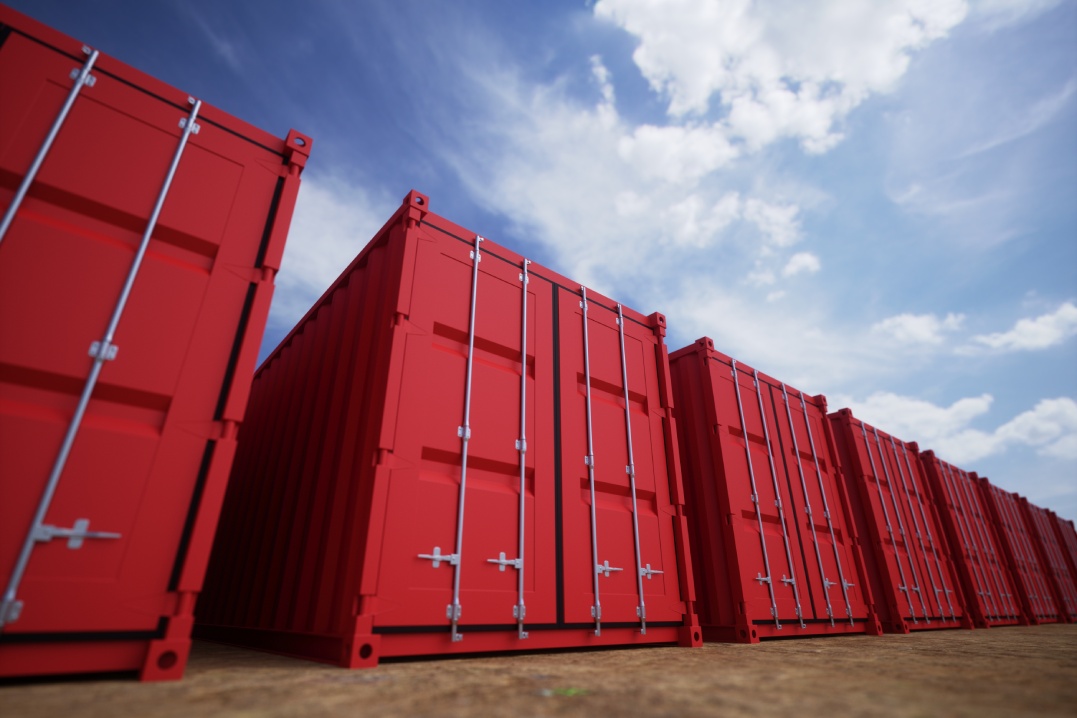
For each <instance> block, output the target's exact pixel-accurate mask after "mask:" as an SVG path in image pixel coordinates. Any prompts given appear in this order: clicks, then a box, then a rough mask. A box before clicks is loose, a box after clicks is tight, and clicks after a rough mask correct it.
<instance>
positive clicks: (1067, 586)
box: [1018, 497, 1077, 623]
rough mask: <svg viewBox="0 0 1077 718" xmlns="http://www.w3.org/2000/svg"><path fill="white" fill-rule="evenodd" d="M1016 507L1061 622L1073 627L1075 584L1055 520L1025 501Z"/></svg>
mask: <svg viewBox="0 0 1077 718" xmlns="http://www.w3.org/2000/svg"><path fill="white" fill-rule="evenodd" d="M1018 505H1019V507H1020V509H1021V518H1023V519H1024V521H1025V526H1026V528H1027V529H1028V533H1029V535H1030V537H1031V538H1032V544H1033V547H1034V548H1035V550H1036V555H1037V556H1038V557H1039V559H1040V565H1041V566H1042V567H1043V568H1044V571H1045V573H1046V574H1047V578H1048V580H1049V581H1050V586H1051V591H1052V593H1053V595H1054V599H1055V605H1057V606H1058V608H1059V612H1060V614H1061V615H1060V618H1061V619H1062V620H1065V621H1067V622H1069V623H1073V622H1074V621H1075V620H1077V581H1075V580H1074V573H1073V571H1072V569H1071V568H1070V564H1069V562H1068V561H1066V555H1065V554H1066V549H1065V547H1064V546H1063V545H1062V543H1061V542H1060V541H1059V538H1058V534H1057V533H1056V531H1055V527H1056V525H1057V523H1056V517H1055V516H1054V515H1053V514H1052V512H1051V511H1049V510H1047V509H1044V508H1040V507H1039V506H1036V505H1035V504H1033V503H1031V502H1029V500H1028V499H1026V498H1024V497H1020V498H1019V499H1018Z"/></svg>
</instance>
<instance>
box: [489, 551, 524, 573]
mask: <svg viewBox="0 0 1077 718" xmlns="http://www.w3.org/2000/svg"><path fill="white" fill-rule="evenodd" d="M486 563H495V564H497V570H498V571H501V572H502V573H504V571H505V568H506V567H507V566H512V567H513V568H515V569H518V570H521V571H522V570H523V568H524V560H523V559H522V558H505V552H504V551H502V552H501V553H500V554H499V555H498V558H488V559H486Z"/></svg>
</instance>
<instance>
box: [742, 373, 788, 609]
mask: <svg viewBox="0 0 1077 718" xmlns="http://www.w3.org/2000/svg"><path fill="white" fill-rule="evenodd" d="M730 362H731V364H730V373H731V374H732V376H733V390H734V392H735V394H736V397H737V415H738V416H739V417H740V429H741V432H742V433H743V434H744V458H745V459H746V460H747V462H748V481H749V482H750V483H751V485H752V503H754V504H755V505H756V508H755V520H756V524H757V525H758V527H759V547H760V549H762V551H763V568H765V569H766V571H767V577H766V578H762V575H760V576H759V577H757V579H756V580H758V581H759V583H761V584H762V583H766V584H767V592H768V593H769V594H770V615H771V616H773V617H774V626H775V628H777V629H779V630H780V629H781V627H782V624H781V621H779V620H778V603H777V600H776V599H775V596H774V584H773V583H772V582H771V580H770V573H771V572H770V557H769V556H768V555H767V537H766V534H765V533H764V532H763V513H762V512H761V511H760V510H759V498H758V497H759V491H758V490H757V488H756V485H755V469H754V468H752V447H751V444H750V443H749V440H748V424H747V423H746V422H745V421H744V403H743V402H742V401H741V398H740V379H739V378H738V376H737V360H736V359H731V360H730Z"/></svg>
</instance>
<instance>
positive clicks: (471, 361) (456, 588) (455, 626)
mask: <svg viewBox="0 0 1077 718" xmlns="http://www.w3.org/2000/svg"><path fill="white" fill-rule="evenodd" d="M484 241H486V240H485V238H483V237H480V236H478V235H475V248H474V249H473V250H471V259H472V264H471V310H470V312H469V315H468V328H467V378H466V380H465V383H464V423H463V425H462V426H461V427H460V428H459V429H458V430H457V435H458V436H459V437H460V494H459V497H458V498H457V502H456V507H457V508H456V550H455V551H454V552H453V553H454V554H455V555H456V563H455V564H453V573H452V604H451V605H450V606H449V607H448V609H447V611H446V614H447V615H448V617H449V621H450V623H451V625H452V640H453V641H454V642H455V641H460V640H463V636H462V635H460V625H459V624H460V613H461V609H460V571H461V569H462V568H463V563H464V561H463V558H464V503H465V500H466V498H467V448H468V443H469V442H470V441H471V375H472V371H473V369H474V365H475V307H476V306H477V305H478V301H479V262H481V261H482V248H481V247H480V245H481V243H482V242H484Z"/></svg>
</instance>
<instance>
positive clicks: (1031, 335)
mask: <svg viewBox="0 0 1077 718" xmlns="http://www.w3.org/2000/svg"><path fill="white" fill-rule="evenodd" d="M1073 336H1077V306H1074V304H1073V303H1072V302H1066V303H1065V304H1063V305H1062V306H1060V307H1059V308H1058V309H1056V310H1055V311H1053V312H1051V313H1049V314H1043V315H1041V316H1038V317H1036V318H1035V319H1021V320H1019V321H1018V322H1017V324H1015V325H1014V327H1013V329H1011V330H1009V331H1007V332H996V333H994V334H981V335H978V336H975V337H973V338H972V341H973V342H975V343H976V344H978V345H980V346H981V347H987V348H989V349H994V350H997V351H1003V352H1007V351H1031V350H1037V349H1047V348H1050V347H1053V346H1056V345H1058V344H1061V343H1062V342H1064V341H1066V340H1067V339H1069V338H1070V337H1073ZM963 351H965V352H966V353H972V352H973V351H975V349H974V348H972V347H967V348H965V349H964V350H963Z"/></svg>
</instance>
